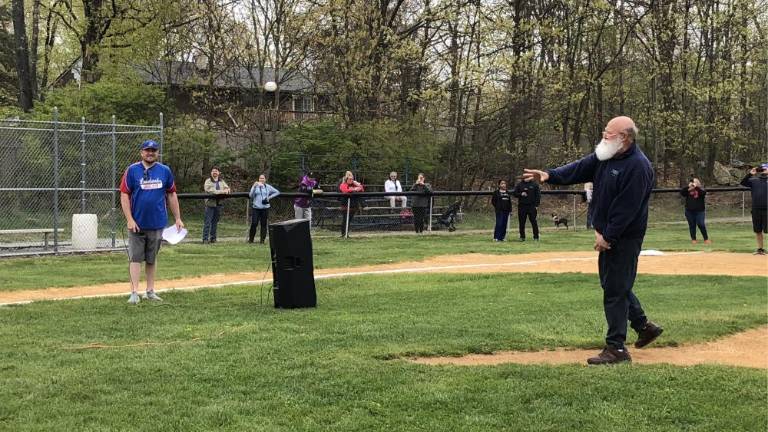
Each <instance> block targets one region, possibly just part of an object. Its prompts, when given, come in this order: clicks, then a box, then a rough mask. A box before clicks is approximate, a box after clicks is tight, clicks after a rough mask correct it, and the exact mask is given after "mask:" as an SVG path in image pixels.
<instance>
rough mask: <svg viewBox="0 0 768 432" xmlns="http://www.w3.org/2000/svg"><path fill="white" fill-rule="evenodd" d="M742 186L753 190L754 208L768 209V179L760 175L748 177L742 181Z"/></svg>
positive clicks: (748, 175)
mask: <svg viewBox="0 0 768 432" xmlns="http://www.w3.org/2000/svg"><path fill="white" fill-rule="evenodd" d="M741 185H742V186H744V187H748V188H750V189H752V208H753V209H755V210H764V209H766V208H768V177H766V176H764V175H761V174H758V175H756V176H754V177H753V176H752V174H749V173H747V176H746V177H744V178H743V179H742V180H741Z"/></svg>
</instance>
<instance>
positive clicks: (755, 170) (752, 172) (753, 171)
mask: <svg viewBox="0 0 768 432" xmlns="http://www.w3.org/2000/svg"><path fill="white" fill-rule="evenodd" d="M749 173H750V174H752V175H755V174H757V167H755V168H752V169H751V170H749Z"/></svg>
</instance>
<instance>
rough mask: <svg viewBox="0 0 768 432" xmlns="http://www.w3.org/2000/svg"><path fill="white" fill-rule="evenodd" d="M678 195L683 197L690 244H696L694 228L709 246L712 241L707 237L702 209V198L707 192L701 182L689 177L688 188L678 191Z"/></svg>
mask: <svg viewBox="0 0 768 432" xmlns="http://www.w3.org/2000/svg"><path fill="white" fill-rule="evenodd" d="M680 195H682V196H683V197H685V219H686V220H687V221H688V231H690V233H691V243H693V244H696V243H698V242H699V241H698V240H696V227H697V226H698V227H699V230H701V236H702V237H704V243H706V244H710V243H712V241H711V240H710V239H709V237H708V236H707V225H706V223H705V221H704V216H705V214H706V211H705V208H704V198H705V197H706V196H707V191H706V190H705V189H704V188H703V187H702V186H701V181H699V179H697V178H696V177H691V180H690V181H689V182H688V186H686V187H684V188H682V189H680Z"/></svg>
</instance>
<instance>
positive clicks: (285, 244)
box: [269, 219, 317, 309]
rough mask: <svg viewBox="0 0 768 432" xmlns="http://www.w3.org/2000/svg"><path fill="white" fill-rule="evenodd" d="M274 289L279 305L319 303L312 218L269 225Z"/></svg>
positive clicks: (299, 305) (283, 306) (277, 304)
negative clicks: (314, 263)
mask: <svg viewBox="0 0 768 432" xmlns="http://www.w3.org/2000/svg"><path fill="white" fill-rule="evenodd" d="M269 248H270V252H271V255H272V281H273V282H272V289H273V293H274V298H275V307H276V308H288V309H291V308H304V307H315V306H317V293H316V291H315V274H314V266H313V263H312V237H311V236H310V234H309V220H308V219H291V220H287V221H284V222H276V223H273V224H270V225H269Z"/></svg>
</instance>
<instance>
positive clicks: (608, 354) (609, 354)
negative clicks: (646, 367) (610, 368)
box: [587, 345, 632, 365]
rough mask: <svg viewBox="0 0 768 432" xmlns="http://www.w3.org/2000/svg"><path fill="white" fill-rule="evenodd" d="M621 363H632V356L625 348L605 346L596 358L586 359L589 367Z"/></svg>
mask: <svg viewBox="0 0 768 432" xmlns="http://www.w3.org/2000/svg"><path fill="white" fill-rule="evenodd" d="M623 362H627V363H630V362H632V356H630V355H629V351H627V349H626V348H624V349H617V348H614V347H612V346H610V345H606V346H605V348H603V351H602V352H600V354H598V355H597V357H592V358H588V359H587V363H588V364H591V365H606V364H616V363H623Z"/></svg>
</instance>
